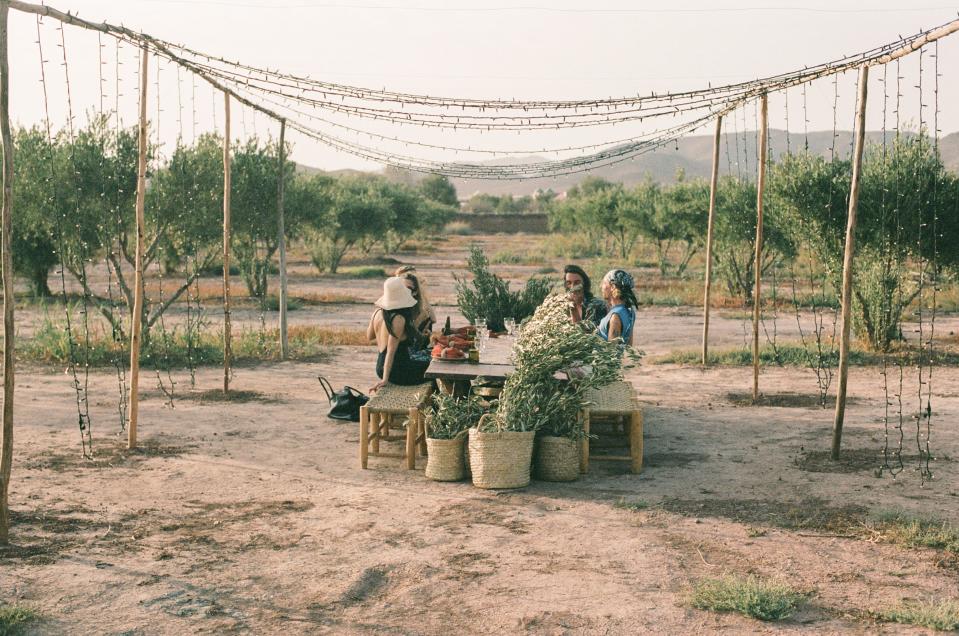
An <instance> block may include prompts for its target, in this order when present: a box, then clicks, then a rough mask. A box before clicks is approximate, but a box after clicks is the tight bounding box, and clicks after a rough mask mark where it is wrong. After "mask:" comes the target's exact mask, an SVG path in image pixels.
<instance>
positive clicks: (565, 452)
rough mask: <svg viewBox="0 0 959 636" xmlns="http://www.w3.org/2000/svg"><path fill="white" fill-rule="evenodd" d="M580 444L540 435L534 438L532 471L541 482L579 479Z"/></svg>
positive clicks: (565, 439) (561, 438)
mask: <svg viewBox="0 0 959 636" xmlns="http://www.w3.org/2000/svg"><path fill="white" fill-rule="evenodd" d="M580 446H581V444H580V442H577V441H575V440H572V439H570V438H568V437H555V436H553V435H540V436H539V437H537V438H536V455H535V457H534V469H535V474H536V478H537V479H542V480H543V481H576V480H577V479H579V456H580Z"/></svg>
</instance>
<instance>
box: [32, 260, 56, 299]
mask: <svg viewBox="0 0 959 636" xmlns="http://www.w3.org/2000/svg"><path fill="white" fill-rule="evenodd" d="M49 276H50V268H48V267H36V268H34V269H33V271H32V272H30V290H31V291H32V292H33V295H34V296H35V297H37V298H50V297H51V296H53V293H52V292H51V291H50V285H49V282H48V281H49Z"/></svg>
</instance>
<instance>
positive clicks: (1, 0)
mask: <svg viewBox="0 0 959 636" xmlns="http://www.w3.org/2000/svg"><path fill="white" fill-rule="evenodd" d="M9 12H10V7H9V5H8V4H7V2H6V0H0V140H2V142H3V168H2V180H3V195H2V200H3V202H2V211H0V232H2V238H0V250H2V254H0V266H2V267H3V274H2V277H3V427H2V429H0V544H5V543H7V541H8V540H9V538H10V502H9V499H8V496H9V494H10V471H11V469H12V467H13V383H14V373H13V371H14V369H13V346H14V333H13V304H14V299H13V253H12V252H11V251H10V250H11V245H10V232H11V231H12V221H11V216H12V214H13V139H12V136H11V134H10V65H9V63H8V60H7V18H8V17H9Z"/></svg>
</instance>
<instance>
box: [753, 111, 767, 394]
mask: <svg viewBox="0 0 959 636" xmlns="http://www.w3.org/2000/svg"><path fill="white" fill-rule="evenodd" d="M759 103H760V111H759V159H758V161H759V175H758V177H757V179H756V256H755V260H754V261H753V269H754V270H755V271H754V273H755V279H754V280H753V402H754V403H755V402H757V401H759V314H760V302H761V298H760V295H761V294H760V292H761V291H762V290H761V289H760V288H761V286H762V284H761V283H762V275H763V192H764V191H765V189H766V147H767V139H766V138H767V137H768V135H769V132H768V124H769V97H768V96H767V95H766V94H765V93H763V96H762V99H761V100H760V102H759Z"/></svg>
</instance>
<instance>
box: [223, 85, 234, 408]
mask: <svg viewBox="0 0 959 636" xmlns="http://www.w3.org/2000/svg"><path fill="white" fill-rule="evenodd" d="M223 114H224V120H223V121H224V124H223V392H224V393H229V392H230V366H231V364H232V358H233V333H232V330H231V326H230V189H231V185H232V179H231V175H230V94H229V93H223Z"/></svg>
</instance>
